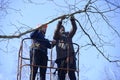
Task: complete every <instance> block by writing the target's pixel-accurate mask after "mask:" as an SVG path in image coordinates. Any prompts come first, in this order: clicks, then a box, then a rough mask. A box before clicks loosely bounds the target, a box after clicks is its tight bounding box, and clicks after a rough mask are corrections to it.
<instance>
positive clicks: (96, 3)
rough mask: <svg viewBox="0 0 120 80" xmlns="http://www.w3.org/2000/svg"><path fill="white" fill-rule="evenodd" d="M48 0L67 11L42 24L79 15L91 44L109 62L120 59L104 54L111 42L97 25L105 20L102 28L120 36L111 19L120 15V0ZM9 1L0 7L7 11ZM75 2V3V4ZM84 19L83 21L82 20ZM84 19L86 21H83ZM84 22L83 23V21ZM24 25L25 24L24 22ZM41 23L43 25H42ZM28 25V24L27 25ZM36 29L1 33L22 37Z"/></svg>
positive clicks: (78, 21)
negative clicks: (113, 58) (58, 0)
mask: <svg viewBox="0 0 120 80" xmlns="http://www.w3.org/2000/svg"><path fill="white" fill-rule="evenodd" d="M24 1H26V2H29V3H32V4H35V5H36V4H39V5H41V4H42V3H44V2H45V1H43V2H35V1H32V0H28V1H27V0H24ZM46 1H48V2H52V4H53V5H56V6H57V7H60V8H61V10H63V11H64V9H65V10H66V9H67V10H66V12H65V13H64V14H61V16H57V17H56V18H54V19H52V20H50V21H47V22H46V23H44V24H42V25H45V24H51V23H53V22H54V21H57V20H58V19H60V18H61V17H62V16H66V19H68V18H69V17H70V16H71V15H75V16H77V18H76V22H77V23H78V26H79V27H80V29H81V31H82V32H83V34H84V35H85V36H87V38H88V39H89V41H90V42H89V43H88V45H89V46H94V47H95V48H96V49H97V50H98V51H99V53H100V54H101V55H102V56H103V57H104V58H105V59H106V60H108V61H109V62H118V61H120V60H110V59H109V56H105V55H104V50H103V48H104V47H103V46H104V45H105V44H109V43H110V42H109V41H108V42H106V41H105V40H104V37H103V36H105V34H104V33H103V34H102V33H100V31H99V30H98V28H99V27H100V26H96V25H99V22H101V21H103V23H105V24H106V26H102V28H108V29H109V30H111V31H112V32H114V34H115V35H117V37H118V38H120V32H119V30H117V28H116V27H115V26H114V25H112V24H111V22H110V19H111V18H112V17H111V16H110V14H114V15H112V16H113V18H114V16H116V15H118V16H119V14H120V13H119V9H120V4H119V1H117V0H111V1H109V0H102V1H101V0H84V1H82V0H79V1H77V0H75V1H73V2H70V1H67V0H64V3H65V4H66V5H62V4H58V3H57V1H54V0H46ZM8 3H9V0H8V1H5V0H2V1H1V7H0V9H1V10H2V11H4V12H6V13H7V10H6V9H7V5H8ZM73 3H74V4H73ZM82 16H83V17H82ZM80 20H82V21H80ZM83 21H84V23H83ZM81 22H82V23H81ZM22 25H24V24H22ZM42 25H41V26H42ZM24 26H25V25H24ZM26 27H27V26H26ZM33 30H35V29H28V30H26V31H24V32H20V31H19V29H18V32H19V34H13V35H0V38H1V39H13V38H21V37H22V36H23V35H26V34H27V33H30V32H32V31H33ZM90 32H91V33H92V34H94V36H95V38H96V39H97V42H96V41H95V39H94V38H92V37H93V36H92V34H91V33H90Z"/></svg>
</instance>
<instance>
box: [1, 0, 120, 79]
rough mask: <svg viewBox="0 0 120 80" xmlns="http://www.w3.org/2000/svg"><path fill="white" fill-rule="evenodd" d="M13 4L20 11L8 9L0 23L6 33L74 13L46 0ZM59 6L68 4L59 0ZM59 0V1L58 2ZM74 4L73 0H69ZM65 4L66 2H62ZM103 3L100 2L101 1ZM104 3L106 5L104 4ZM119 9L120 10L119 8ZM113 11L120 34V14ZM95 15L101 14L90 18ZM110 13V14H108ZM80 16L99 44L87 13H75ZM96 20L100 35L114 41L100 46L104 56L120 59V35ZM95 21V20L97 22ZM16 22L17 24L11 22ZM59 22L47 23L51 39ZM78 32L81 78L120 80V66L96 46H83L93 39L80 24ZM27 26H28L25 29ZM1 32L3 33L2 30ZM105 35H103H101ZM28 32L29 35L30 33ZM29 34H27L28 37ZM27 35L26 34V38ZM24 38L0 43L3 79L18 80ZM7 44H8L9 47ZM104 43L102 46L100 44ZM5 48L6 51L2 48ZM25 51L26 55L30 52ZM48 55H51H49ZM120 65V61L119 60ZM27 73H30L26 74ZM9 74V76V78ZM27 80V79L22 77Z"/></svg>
mask: <svg viewBox="0 0 120 80" xmlns="http://www.w3.org/2000/svg"><path fill="white" fill-rule="evenodd" d="M11 1H12V4H10V6H11V8H14V9H17V10H20V11H14V10H11V9H8V12H9V14H8V15H7V16H6V17H4V19H3V20H2V21H1V22H0V23H1V24H3V27H0V28H1V30H3V31H4V33H5V34H7V35H9V34H13V33H14V32H15V31H17V28H18V29H19V28H20V27H23V29H21V31H26V30H28V29H31V28H35V27H36V25H38V24H43V23H46V22H48V21H50V20H51V19H54V18H56V17H58V16H60V15H63V14H68V13H69V12H70V13H71V12H73V11H71V10H69V9H68V8H69V7H68V6H67V8H64V7H62V8H60V7H59V6H56V5H55V4H53V3H52V2H51V1H49V0H48V1H46V0H43V2H42V3H43V4H41V5H35V4H30V3H23V1H24V0H11ZM58 2H59V5H62V6H66V5H65V3H64V2H62V1H58ZM58 2H56V3H58ZM69 3H71V4H72V2H69ZM63 4H64V5H63ZM83 4H84V1H83V2H81V4H78V6H79V7H80V9H81V8H82V7H83V6H82V5H83ZM99 4H100V3H99ZM104 6H105V5H104ZM118 11H119V10H118ZM116 15H117V14H114V15H113V13H111V14H109V16H114V18H113V17H111V18H110V23H111V24H112V25H115V27H116V30H118V32H119V33H120V27H119V25H120V23H119V19H120V16H119V15H117V17H116ZM93 16H96V17H99V16H97V15H91V18H92V17H93ZM107 16H108V14H107ZM75 17H76V18H77V19H79V21H80V22H81V24H82V25H83V26H84V28H85V29H86V30H88V31H87V32H88V33H90V34H91V37H92V39H93V40H94V42H95V43H97V44H98V45H100V43H99V42H98V39H97V38H96V36H95V34H94V33H93V32H92V29H91V28H90V27H89V24H87V20H86V18H85V16H84V14H79V15H75ZM93 19H94V20H96V21H95V23H94V24H93V25H94V27H95V29H96V30H97V31H98V33H99V34H100V35H101V38H102V39H104V40H105V41H106V42H110V43H112V44H107V43H106V44H103V45H104V49H103V48H100V49H101V50H103V51H104V53H105V55H106V56H108V54H109V55H111V56H114V57H110V58H111V59H120V54H119V52H120V51H119V48H120V45H119V44H120V40H119V39H120V38H119V37H118V36H117V35H116V34H113V33H114V32H113V31H112V29H111V28H108V27H107V25H106V24H105V23H104V22H103V20H101V19H99V18H98V19H95V18H93ZM94 20H93V21H94ZM11 23H12V24H14V25H17V26H16V27H15V26H13V25H11ZM20 23H22V24H25V25H27V26H29V27H27V26H25V25H22V24H20ZM56 24H57V21H55V22H53V23H51V24H49V25H48V28H47V34H46V37H47V38H48V39H50V40H52V36H53V33H54V30H55V27H56ZM64 25H65V26H66V27H65V28H66V30H67V31H69V29H70V23H68V24H64ZM77 26H78V30H77V33H76V35H75V36H74V38H73V41H74V42H75V43H78V44H79V45H80V59H79V60H80V65H79V68H80V79H79V80H118V79H120V76H119V74H120V67H117V65H116V63H109V62H108V61H107V60H106V59H105V58H104V57H103V56H102V55H101V54H100V53H99V52H98V51H97V50H96V49H95V48H94V47H91V46H86V47H82V46H84V45H86V44H88V43H89V42H90V41H89V39H88V38H87V36H85V34H84V33H83V32H82V30H81V29H80V27H79V25H78V24H77ZM25 27H27V28H25ZM1 34H2V33H1ZM102 34H104V35H102ZM28 35H29V34H28ZM28 35H27V36H28ZM24 37H26V36H23V38H24ZM20 42H21V39H12V40H9V41H3V42H2V43H0V44H1V46H0V49H2V50H0V53H2V54H0V69H1V71H0V80H3V79H4V80H16V74H17V60H18V57H17V56H18V50H19V47H20ZM7 43H9V45H8V46H7ZM6 46H7V47H6ZM100 46H101V45H100ZM27 47H28V46H27ZM3 50H4V51H3ZM27 51H28V50H26V54H27ZM48 56H49V55H48ZM118 64H119V65H120V63H118ZM25 74H26V75H27V73H25ZM6 75H7V77H6ZM22 80H24V79H22Z"/></svg>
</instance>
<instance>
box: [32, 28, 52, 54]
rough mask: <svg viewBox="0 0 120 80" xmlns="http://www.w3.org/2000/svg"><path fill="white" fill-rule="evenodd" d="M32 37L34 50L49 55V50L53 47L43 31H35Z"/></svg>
mask: <svg viewBox="0 0 120 80" xmlns="http://www.w3.org/2000/svg"><path fill="white" fill-rule="evenodd" d="M30 37H31V39H33V43H32V48H35V49H39V50H41V51H42V52H43V53H45V54H47V48H51V46H52V45H51V44H50V42H49V40H48V39H46V38H45V35H44V34H43V33H42V32H41V31H39V30H35V31H34V32H32V33H31V35H30ZM36 45H38V46H36Z"/></svg>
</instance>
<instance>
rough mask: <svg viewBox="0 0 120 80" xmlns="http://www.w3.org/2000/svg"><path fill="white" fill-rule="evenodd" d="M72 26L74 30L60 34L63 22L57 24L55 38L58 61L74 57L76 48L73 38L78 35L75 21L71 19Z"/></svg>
mask: <svg viewBox="0 0 120 80" xmlns="http://www.w3.org/2000/svg"><path fill="white" fill-rule="evenodd" d="M70 21H71V24H72V29H71V31H70V32H64V33H60V32H59V30H60V26H62V21H59V22H58V24H57V29H56V30H55V33H54V36H53V38H54V39H55V40H56V41H57V43H56V51H57V59H60V58H65V57H67V56H74V48H73V44H72V38H73V36H74V34H75V33H76V30H77V26H76V23H75V20H74V19H70Z"/></svg>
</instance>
